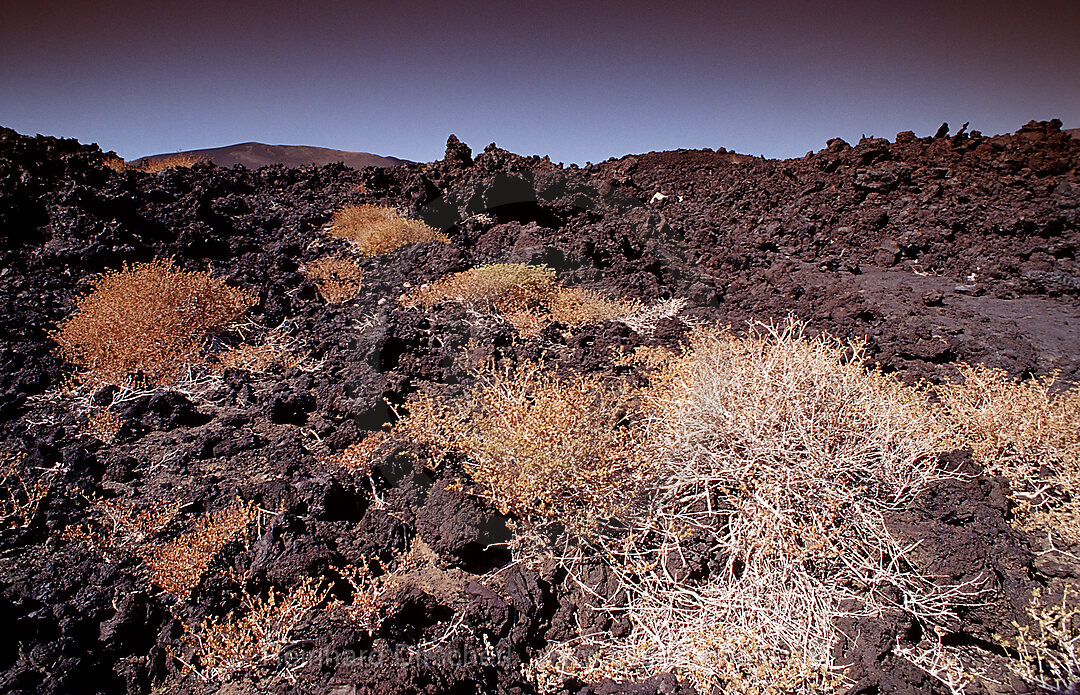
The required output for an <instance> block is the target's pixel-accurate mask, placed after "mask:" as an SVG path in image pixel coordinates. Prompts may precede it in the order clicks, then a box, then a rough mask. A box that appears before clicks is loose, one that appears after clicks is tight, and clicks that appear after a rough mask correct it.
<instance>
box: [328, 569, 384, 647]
mask: <svg viewBox="0 0 1080 695" xmlns="http://www.w3.org/2000/svg"><path fill="white" fill-rule="evenodd" d="M373 562H375V563H376V564H378V565H379V566H380V569H381V570H382V573H381V574H375V573H374V572H372V571H371V568H370V567H368V566H367V565H358V566H357V565H348V566H346V567H341V568H335V569H336V570H337V572H338V574H340V575H341V576H342V578H343V579H344V580H345V581H346V582H348V584H349V588H350V593H351V594H352V596H351V597H350V599H349V602H348V603H343V602H341V601H336V600H335V601H333V602H331V604H330V609H331V610H334V611H337V612H339V613H342V614H344V615H346V616H348V618H349V619H350V621H351V622H352V623H353V624H354V625H358V626H359V627H360V628H361V629H363V630H364V631H365V632H367V633H368V634H369V635H373V634H375V632H376V631H377V630H378V629H379V627H380V626H381V625H382V622H383V619H384V618H385V617H386V616H387V614H388V613H389V608H390V606H391V605H393V601H392V600H391V599H390V598H389V594H390V589H391V588H392V587H393V586H394V584H395V582H396V574H395V573H392V572H387V571H386V567H385V566H383V565H382V563H381V562H380V561H379V560H377V559H376V560H373Z"/></svg>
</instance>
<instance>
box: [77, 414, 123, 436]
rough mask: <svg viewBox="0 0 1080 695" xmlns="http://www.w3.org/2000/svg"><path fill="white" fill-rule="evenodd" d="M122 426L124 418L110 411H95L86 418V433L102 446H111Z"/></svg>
mask: <svg viewBox="0 0 1080 695" xmlns="http://www.w3.org/2000/svg"><path fill="white" fill-rule="evenodd" d="M123 426H124V418H122V417H120V416H119V415H117V414H116V413H114V412H112V411H111V410H97V411H95V412H92V413H90V414H89V415H87V416H86V433H87V434H88V435H90V436H91V437H93V438H94V439H97V440H98V441H100V442H101V443H102V444H112V442H113V440H114V439H116V435H117V434H119V433H120V428H122V427H123Z"/></svg>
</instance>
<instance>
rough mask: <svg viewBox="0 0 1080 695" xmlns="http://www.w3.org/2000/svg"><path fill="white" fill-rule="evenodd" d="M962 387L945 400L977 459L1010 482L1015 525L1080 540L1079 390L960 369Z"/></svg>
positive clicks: (947, 391) (949, 387) (949, 390)
mask: <svg viewBox="0 0 1080 695" xmlns="http://www.w3.org/2000/svg"><path fill="white" fill-rule="evenodd" d="M960 369H961V373H962V375H963V378H964V381H963V383H955V384H945V385H943V386H939V387H938V389H937V391H938V393H939V395H940V396H941V400H942V403H943V404H944V405H945V407H946V409H947V412H948V413H949V415H950V417H951V419H952V421H953V424H954V426H955V428H956V429H957V431H958V433H959V436H960V438H961V441H962V442H963V444H964V445H965V446H968V447H970V448H971V451H972V454H973V456H974V458H975V461H976V462H977V463H979V464H981V465H982V466H984V467H985V468H986V469H987V470H989V471H991V472H993V473H996V474H998V475H1004V476H1005V477H1007V478H1009V480H1010V481H1011V483H1012V488H1013V498H1014V501H1015V502H1016V510H1015V514H1016V521H1017V523H1018V525H1019V526H1020V527H1021V528H1024V529H1026V530H1029V531H1035V530H1039V529H1046V530H1052V532H1054V533H1057V534H1059V535H1060V536H1061V537H1062V538H1063V539H1064V540H1065V541H1066V542H1068V543H1080V388H1076V387H1074V388H1072V389H1069V390H1064V391H1056V390H1055V389H1054V379H1053V378H1044V379H1031V380H1028V381H1024V382H1017V381H1014V380H1013V379H1011V378H1010V377H1009V375H1008V374H1007V373H1005V372H1004V371H1002V370H999V369H990V368H988V367H984V366H981V365H980V366H976V367H971V366H963V367H961V368H960Z"/></svg>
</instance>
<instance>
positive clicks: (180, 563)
mask: <svg viewBox="0 0 1080 695" xmlns="http://www.w3.org/2000/svg"><path fill="white" fill-rule="evenodd" d="M257 513H258V512H257V510H256V509H255V507H254V506H252V505H251V504H243V503H241V504H238V505H236V506H235V507H231V508H229V509H224V510H222V511H219V512H217V513H216V514H212V515H206V516H204V517H203V518H201V519H199V520H198V521H196V522H195V526H194V528H192V529H191V530H189V531H188V532H186V533H184V534H183V535H181V536H179V537H177V538H175V539H174V540H172V541H169V542H166V543H162V544H144V546H143V548H142V553H141V554H142V555H143V558H144V559H145V560H146V564H147V565H149V566H150V581H152V582H153V583H154V584H157V585H158V586H160V587H161V588H162V589H164V590H165V591H167V592H169V593H170V594H172V595H173V596H176V597H177V598H180V599H186V598H187V597H188V596H189V595H190V594H191V591H192V589H194V588H195V586H196V585H197V584H198V583H199V580H200V579H202V576H203V574H205V572H206V569H207V568H208V567H209V566H210V562H211V561H212V560H213V559H214V557H215V556H217V554H218V553H219V552H221V549H222V548H224V547H225V546H226V545H227V544H228V543H230V542H231V541H233V540H235V539H236V538H237V537H239V536H240V535H241V534H242V533H243V532H244V531H245V530H246V529H247V527H248V525H249V524H250V523H251V522H252V521H253V520H255V518H256V515H257Z"/></svg>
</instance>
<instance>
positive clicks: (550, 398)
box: [395, 363, 651, 533]
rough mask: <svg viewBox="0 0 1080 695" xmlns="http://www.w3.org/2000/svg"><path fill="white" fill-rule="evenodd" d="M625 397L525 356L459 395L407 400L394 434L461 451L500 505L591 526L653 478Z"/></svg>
mask: <svg viewBox="0 0 1080 695" xmlns="http://www.w3.org/2000/svg"><path fill="white" fill-rule="evenodd" d="M625 396H626V394H625V392H624V391H623V390H622V389H619V388H616V387H612V386H611V385H610V384H608V383H605V381H604V380H603V379H602V378H601V377H596V376H579V375H574V376H565V377H564V376H559V375H557V374H555V373H554V372H552V371H551V370H548V369H545V368H543V367H541V366H540V365H538V364H535V363H525V364H523V365H522V366H520V367H518V368H517V369H515V370H512V371H509V372H492V373H489V374H484V375H483V377H482V379H481V380H480V382H479V383H478V384H477V386H476V387H475V388H474V389H473V390H472V392H471V393H470V394H469V395H468V396H467V397H466V398H464V399H454V400H450V399H435V398H431V397H426V396H423V397H419V398H417V399H414V400H413V401H412V402H411V403H410V404H409V405H408V409H409V413H408V415H407V416H406V417H404V418H403V419H401V420H399V421H398V423H397V424H396V425H395V435H396V436H403V437H405V438H408V439H411V440H413V441H416V442H419V443H420V444H421V445H423V446H425V447H426V448H427V449H428V450H430V451H433V452H439V454H440V455H447V454H455V455H457V456H459V457H460V458H461V460H462V462H463V465H464V467H465V470H466V472H467V473H468V474H469V476H470V477H472V478H473V480H475V481H476V482H477V483H479V484H480V485H481V487H482V488H483V495H484V496H485V497H487V498H488V499H490V501H491V502H492V503H493V504H494V505H495V506H496V507H497V508H498V509H499V510H500V511H501V512H503V513H506V514H514V515H515V516H517V517H519V518H521V519H526V520H531V521H533V522H539V523H547V522H550V521H557V522H559V523H561V524H563V525H565V526H567V527H569V528H574V529H577V530H579V531H581V532H583V533H588V532H589V528H590V527H591V526H592V525H593V524H594V523H596V522H598V521H600V520H603V519H607V518H614V517H618V516H620V515H622V514H623V513H624V511H625V510H626V509H627V508H628V507H629V506H631V505H633V504H634V503H635V502H636V501H637V497H638V495H639V493H640V491H641V490H643V489H644V488H645V487H646V481H648V480H650V479H651V477H650V476H649V467H648V461H647V460H645V459H643V458H642V455H643V453H644V450H643V448H642V446H641V441H640V438H639V435H638V432H637V430H635V429H634V428H632V427H631V426H630V423H628V422H627V421H626V420H625V411H626V408H625V402H624V400H625Z"/></svg>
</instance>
